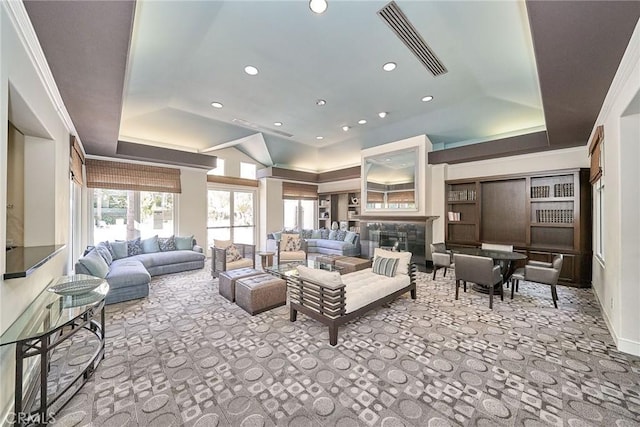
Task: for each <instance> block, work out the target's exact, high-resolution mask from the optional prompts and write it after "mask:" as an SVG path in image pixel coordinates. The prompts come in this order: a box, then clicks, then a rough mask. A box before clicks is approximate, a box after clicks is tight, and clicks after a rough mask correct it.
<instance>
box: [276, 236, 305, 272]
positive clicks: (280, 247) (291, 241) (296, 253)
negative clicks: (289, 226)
mask: <svg viewBox="0 0 640 427" xmlns="http://www.w3.org/2000/svg"><path fill="white" fill-rule="evenodd" d="M276 254H277V258H278V264H283V263H285V262H290V261H306V260H307V241H306V240H305V239H302V238H300V236H299V235H298V234H286V233H283V234H282V236H281V237H280V240H279V241H278V242H277V248H276Z"/></svg>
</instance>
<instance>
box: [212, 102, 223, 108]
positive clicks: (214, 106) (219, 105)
mask: <svg viewBox="0 0 640 427" xmlns="http://www.w3.org/2000/svg"><path fill="white" fill-rule="evenodd" d="M211 106H212V107H213V108H222V104H221V103H219V102H212V103H211Z"/></svg>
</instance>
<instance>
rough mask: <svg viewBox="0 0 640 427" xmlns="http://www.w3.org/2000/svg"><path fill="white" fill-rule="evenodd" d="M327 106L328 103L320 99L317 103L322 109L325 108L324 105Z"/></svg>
mask: <svg viewBox="0 0 640 427" xmlns="http://www.w3.org/2000/svg"><path fill="white" fill-rule="evenodd" d="M326 104H327V101H325V100H324V99H318V100H317V101H316V105H317V106H318V107H322V106H324V105H326Z"/></svg>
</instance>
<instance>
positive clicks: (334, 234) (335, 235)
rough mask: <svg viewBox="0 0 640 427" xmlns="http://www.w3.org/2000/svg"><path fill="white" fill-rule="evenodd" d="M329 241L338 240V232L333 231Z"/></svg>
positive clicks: (330, 233)
mask: <svg viewBox="0 0 640 427" xmlns="http://www.w3.org/2000/svg"><path fill="white" fill-rule="evenodd" d="M329 240H338V230H331V231H330V232H329Z"/></svg>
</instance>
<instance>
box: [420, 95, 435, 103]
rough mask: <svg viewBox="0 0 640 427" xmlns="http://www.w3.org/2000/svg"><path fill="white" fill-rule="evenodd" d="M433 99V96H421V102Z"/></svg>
mask: <svg viewBox="0 0 640 427" xmlns="http://www.w3.org/2000/svg"><path fill="white" fill-rule="evenodd" d="M432 100H433V96H431V95H427V96H423V97H422V102H429V101H432Z"/></svg>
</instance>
